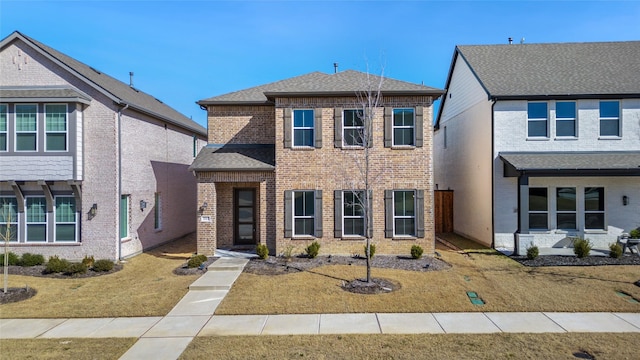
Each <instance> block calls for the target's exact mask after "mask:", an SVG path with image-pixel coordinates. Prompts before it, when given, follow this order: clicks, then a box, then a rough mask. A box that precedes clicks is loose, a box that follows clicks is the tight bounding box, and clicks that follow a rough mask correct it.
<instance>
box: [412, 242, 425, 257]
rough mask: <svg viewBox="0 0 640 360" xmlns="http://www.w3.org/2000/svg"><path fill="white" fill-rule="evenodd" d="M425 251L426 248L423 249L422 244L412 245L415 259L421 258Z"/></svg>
mask: <svg viewBox="0 0 640 360" xmlns="http://www.w3.org/2000/svg"><path fill="white" fill-rule="evenodd" d="M423 252H424V250H422V247H421V246H420V245H413V246H412V247H411V257H412V258H414V259H420V258H421V257H422V253H423Z"/></svg>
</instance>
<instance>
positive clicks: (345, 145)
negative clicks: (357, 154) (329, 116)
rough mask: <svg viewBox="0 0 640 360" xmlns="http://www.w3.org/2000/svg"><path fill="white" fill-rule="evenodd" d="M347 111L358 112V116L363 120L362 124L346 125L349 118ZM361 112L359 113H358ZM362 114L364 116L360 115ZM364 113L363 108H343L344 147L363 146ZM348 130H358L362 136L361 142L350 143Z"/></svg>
mask: <svg viewBox="0 0 640 360" xmlns="http://www.w3.org/2000/svg"><path fill="white" fill-rule="evenodd" d="M347 111H353V112H356V116H358V117H359V119H360V120H361V121H362V125H361V126H347V125H345V121H346V119H347V117H346V114H347ZM358 113H359V114H358ZM360 116H362V117H360ZM364 125H365V124H364V115H363V112H362V110H361V109H344V110H342V147H343V148H362V147H363V146H364V135H365V134H364ZM346 130H356V131H357V133H358V135H359V136H360V138H359V139H356V140H359V141H360V144H348V143H347V136H346Z"/></svg>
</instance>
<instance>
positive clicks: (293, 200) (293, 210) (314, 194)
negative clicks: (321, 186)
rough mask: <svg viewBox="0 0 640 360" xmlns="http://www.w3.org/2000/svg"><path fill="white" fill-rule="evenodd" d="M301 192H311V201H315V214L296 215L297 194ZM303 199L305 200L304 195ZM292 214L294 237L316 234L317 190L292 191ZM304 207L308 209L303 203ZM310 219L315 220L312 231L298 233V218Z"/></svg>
mask: <svg viewBox="0 0 640 360" xmlns="http://www.w3.org/2000/svg"><path fill="white" fill-rule="evenodd" d="M300 193H304V194H305V195H306V194H308V193H311V201H312V202H313V214H312V215H308V214H303V215H296V194H300ZM303 201H305V198H304V197H303ZM291 202H292V204H291V216H292V217H293V221H292V223H291V224H292V228H291V231H292V234H293V236H294V237H314V236H315V231H316V192H315V190H293V191H291ZM303 209H306V206H304V205H303ZM298 219H300V220H308V219H312V220H313V228H312V229H311V233H310V234H298V233H296V220H298Z"/></svg>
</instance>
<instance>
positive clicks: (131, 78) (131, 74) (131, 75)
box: [129, 71, 133, 87]
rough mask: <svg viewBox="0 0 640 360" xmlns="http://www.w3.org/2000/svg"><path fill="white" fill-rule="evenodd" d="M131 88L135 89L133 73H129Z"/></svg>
mask: <svg viewBox="0 0 640 360" xmlns="http://www.w3.org/2000/svg"><path fill="white" fill-rule="evenodd" d="M129 86H131V87H133V71H129Z"/></svg>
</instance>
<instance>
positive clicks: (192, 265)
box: [187, 254, 207, 268]
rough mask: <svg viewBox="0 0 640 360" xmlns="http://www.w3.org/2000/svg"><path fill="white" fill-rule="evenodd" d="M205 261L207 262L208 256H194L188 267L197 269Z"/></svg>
mask: <svg viewBox="0 0 640 360" xmlns="http://www.w3.org/2000/svg"><path fill="white" fill-rule="evenodd" d="M205 261H207V256H206V255H202V254H200V255H195V256H192V257H191V259H189V261H188V262H187V267H189V268H196V267H198V266H200V265H202V264H203V263H204V262H205Z"/></svg>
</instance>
